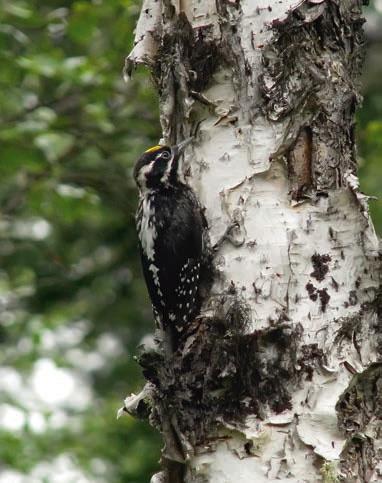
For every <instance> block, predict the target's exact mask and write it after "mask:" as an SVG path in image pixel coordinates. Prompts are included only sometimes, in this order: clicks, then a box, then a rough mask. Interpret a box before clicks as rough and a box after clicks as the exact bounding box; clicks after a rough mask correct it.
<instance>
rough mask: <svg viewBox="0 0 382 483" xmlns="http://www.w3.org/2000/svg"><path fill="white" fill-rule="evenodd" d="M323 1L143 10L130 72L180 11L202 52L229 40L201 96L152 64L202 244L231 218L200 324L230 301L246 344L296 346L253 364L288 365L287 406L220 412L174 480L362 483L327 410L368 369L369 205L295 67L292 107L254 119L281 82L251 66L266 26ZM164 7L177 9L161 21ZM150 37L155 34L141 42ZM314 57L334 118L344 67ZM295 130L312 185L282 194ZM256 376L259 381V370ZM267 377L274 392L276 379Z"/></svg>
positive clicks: (374, 288) (245, 1) (315, 9)
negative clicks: (202, 222)
mask: <svg viewBox="0 0 382 483" xmlns="http://www.w3.org/2000/svg"><path fill="white" fill-rule="evenodd" d="M270 3H271V5H270ZM330 3H332V4H333V3H334V2H329V1H324V0H315V1H313V0H311V1H306V2H304V1H302V0H283V1H277V2H276V1H274V2H269V0H257V1H253V0H241V2H238V1H235V0H226V1H217V2H215V0H204V1H203V2H200V1H197V0H183V1H182V0H178V1H175V0H173V1H170V0H167V1H165V0H163V3H161V2H159V0H158V1H154V0H146V1H145V2H144V6H143V10H142V15H141V19H140V23H139V27H138V31H137V37H138V39H137V41H138V42H140V39H143V38H144V36H145V35H146V36H149V37H150V39H151V40H150V42H148V44H147V45H145V46H143V43H142V42H141V43H140V44H139V43H137V46H136V47H135V49H134V51H133V53H132V54H130V60H131V62H132V63H133V64H136V63H137V62H144V63H147V62H148V61H147V59H150V61H149V62H148V63H149V64H150V65H151V66H152V65H153V59H154V57H155V54H156V53H157V52H158V49H159V47H160V43H161V42H163V39H167V41H169V38H170V37H164V35H165V34H166V33H167V34H170V33H171V32H173V30H174V28H176V27H174V26H175V25H176V22H177V21H178V19H179V15H181V13H182V12H183V13H184V14H185V15H186V17H187V20H188V22H189V24H190V26H191V28H192V30H193V31H194V32H198V31H199V32H201V31H203V41H204V42H205V43H207V44H208V43H209V42H210V43H212V44H213V43H214V42H215V43H219V44H220V46H222V45H223V46H224V41H225V40H227V39H230V40H232V39H233V43H232V44H231V45H230V46H229V49H230V52H228V54H227V57H226V59H225V62H224V63H223V62H220V64H219V65H217V66H216V68H215V69H214V71H213V72H212V73H211V76H210V78H209V81H208V83H205V85H202V91H200V92H196V93H195V92H194V91H193V90H192V88H190V78H192V76H195V75H196V76H198V75H199V73H198V72H196V73H195V72H191V71H190V66H189V65H188V64H187V59H185V57H184V53H183V52H182V49H179V48H178V49H177V46H176V44H174V45H175V48H174V50H173V51H172V52H171V54H170V55H169V56H172V58H173V59H176V60H177V62H174V64H173V65H172V69H173V70H171V69H169V68H168V67H169V66H168V65H167V66H163V65H161V73H160V74H158V73H157V74H156V75H157V76H158V78H160V81H161V82H162V85H161V93H162V97H161V121H162V126H163V130H164V138H165V139H166V140H167V141H169V142H173V141H175V140H176V138H178V139H177V140H178V141H180V140H181V139H180V138H181V137H186V136H187V135H188V134H189V132H190V131H192V126H195V125H196V124H198V123H199V122H200V121H201V123H200V126H199V130H198V133H197V136H196V139H195V143H194V144H193V145H192V148H189V149H188V151H187V153H186V159H185V165H186V168H188V175H189V177H188V181H189V183H190V185H191V186H192V187H193V188H194V189H195V192H196V193H197V194H198V196H199V199H200V201H201V203H202V205H203V206H205V207H206V216H207V218H208V222H209V227H210V238H211V242H212V244H214V243H215V242H217V241H218V240H219V238H220V237H221V236H222V234H223V233H224V232H225V230H226V229H227V226H229V224H230V223H232V222H235V223H236V228H235V229H234V230H233V232H232V234H231V238H230V239H229V240H228V241H226V242H225V243H224V244H223V245H222V247H221V249H220V251H219V253H218V255H217V256H216V259H215V266H216V270H217V273H216V276H215V279H214V284H213V287H212V290H211V294H210V297H209V299H208V300H207V301H206V303H205V309H204V313H203V315H204V317H206V318H208V317H214V314H215V312H216V307H217V306H218V305H219V304H220V305H221V302H222V297H226V296H227V294H232V293H234V297H235V298H236V299H237V300H239V301H240V303H242V304H243V306H245V307H246V309H248V311H249V313H250V316H249V320H250V324H249V325H247V326H246V327H245V330H242V333H243V332H244V335H245V334H246V335H247V336H250V335H251V334H260V333H263V334H267V333H271V331H272V330H274V329H277V328H280V330H281V332H280V334H281V338H284V337H285V338H286V340H289V339H288V337H290V340H291V341H292V342H293V344H292V346H291V347H290V348H286V349H285V348H284V353H283V354H280V353H278V354H277V351H279V352H280V350H282V349H281V348H280V346H279V345H278V344H277V343H275V344H273V343H269V344H268V345H265V346H263V347H262V346H261V341H260V342H259V349H260V350H261V351H262V352H261V355H259V354H254V357H257V359H256V360H257V361H261V364H262V365H264V367H268V368H273V367H277V365H283V363H284V361H286V362H285V366H286V367H288V369H287V372H288V371H289V373H290V374H291V377H290V378H289V379H288V380H287V381H285V387H284V389H285V388H287V390H288V397H286V398H283V397H281V399H282V403H284V407H282V403H281V404H280V405H279V406H278V408H275V405H274V404H273V403H272V400H269V399H267V398H266V397H265V401H262V403H261V404H260V403H259V407H260V406H261V409H259V410H258V411H256V412H255V413H254V414H246V415H245V420H241V421H239V420H237V421H235V419H234V418H227V417H223V416H221V417H220V418H219V422H218V421H216V424H215V427H214V428H213V429H210V432H209V434H206V435H204V437H203V441H202V442H201V441H198V443H197V444H196V445H195V444H193V445H190V444H188V443H187V441H186V442H184V444H183V452H184V457H185V460H186V469H185V475H184V481H185V482H213V483H231V482H232V483H234V482H235V483H239V482H243V483H247V482H256V483H261V482H265V481H267V482H268V481H284V480H285V481H288V482H302V481H319V480H321V479H322V480H323V481H335V478H337V477H342V478H345V481H361V480H359V479H357V478H359V475H360V472H359V471H358V469H357V468H356V467H355V466H352V467H351V468H350V469H349V470H346V469H344V468H345V467H346V465H345V466H344V465H343V464H342V463H341V454H342V458H343V457H344V455H345V454H346V452H344V451H345V450H344V448H345V444H347V443H348V444H350V438H349V439H348V440H347V437H348V435H347V434H345V432H344V429H343V427H341V425H339V424H338V414H337V411H338V408H337V411H336V404H338V401H339V400H341V394H343V393H344V391H345V390H347V388H349V385H350V383H351V381H352V379H353V377H354V374H361V375H362V374H363V373H364V371H365V370H366V369H367V368H368V367H370V365H371V364H372V363H373V362H375V361H377V360H378V344H379V331H380V329H378V319H377V315H376V311H375V310H374V306H373V304H374V303H375V299H376V294H377V292H378V290H379V263H378V240H377V237H376V235H375V232H374V229H373V226H372V223H371V221H370V217H369V214H368V211H367V198H366V197H365V196H364V195H362V194H361V193H360V192H359V189H358V184H357V178H356V175H355V173H354V172H353V170H352V168H351V162H352V160H351V159H350V158H351V154H349V152H350V151H348V150H346V149H344V150H343V151H341V150H339V151H336V149H335V145H334V144H335V143H334V142H333V143H332V141H333V140H332V139H329V138H328V137H325V136H328V133H327V132H325V133H324V134H322V133H321V132H320V130H319V129H320V126H319V123H317V112H318V111H319V110H320V109H321V107H322V106H318V107H317V106H316V107H315V108H313V109H311V108H310V109H308V108H307V107H306V105H307V101H306V99H307V98H308V97H309V95H310V93H309V92H308V93H306V92H303V91H304V88H303V87H301V85H300V83H301V79H300V78H299V75H298V74H299V73H298V72H297V73H296V71H295V70H293V69H292V71H291V72H289V73H288V78H287V81H286V82H285V83H284V85H283V87H284V88H285V89H286V90H285V91H284V92H283V96H284V97H283V100H284V102H285V104H288V103H290V104H291V109H290V112H289V111H288V110H287V109H286V110H285V112H284V114H283V115H282V116H279V114H280V113H279V111H278V106H277V105H274V106H273V107H272V109H270V108H264V92H266V91H267V90H268V91H269V92H273V89H274V87H275V85H276V84H277V82H278V79H276V78H275V77H272V76H271V75H269V71H268V72H265V71H264V57H265V56H266V55H275V54H274V51H272V50H271V51H269V50H267V49H268V47H269V46H273V45H275V43H276V41H277V35H278V33H277V32H278V31H277V28H278V26H279V25H281V24H283V22H287V21H289V20H288V19H290V16H291V12H294V11H296V9H297V8H299V14H300V17H299V18H300V21H301V28H303V26H304V25H305V24H310V23H312V22H314V21H315V20H316V19H318V18H319V17H320V16H321V15H323V13H324V12H325V9H327V8H329V6H328V5H329V4H330ZM352 3H353V4H354V5H356V4H357V2H356V1H354V2H351V1H350V0H349V1H348V0H347V1H346V2H345V4H346V6H345V7H344V8H350V4H352ZM171 6H173V7H174V9H175V10H174V12H173V13H171V14H170V13H169V11H170V10H171ZM147 11H149V12H152V16H150V15H151V14H150V15H148V13H147ZM154 18H155V20H154ZM301 19H302V20H301ZM154 26H155V27H154ZM231 26H234V28H235V32H236V33H235V32H234V33H232V32H230V35H231V36H230V37H229V36H228V33H227V32H228V30H229V29H230V28H231ZM272 27H273V28H272ZM296 28H298V26H297V27H296ZM153 29H156V32H157V33H158V32H161V33H160V34H158V35H153V34H152V30H153ZM142 32H143V33H142ZM145 32H146V33H145ZM174 38H176V36H175V37H174V36H173V37H172V40H174ZM153 39H156V40H155V42H157V44H156V45H155V42H154V43H153ZM208 45H210V44H208ZM138 46H139V52H138V53H137V47H138ZM178 47H179V45H178ZM141 48H142V50H140V49H141ZM160 48H161V49H162V50H163V44H162V45H161V47H160ZM220 48H221V47H220ZM227 48H228V47H227ZM297 48H298V46H296V45H293V46H291V49H297ZM146 49H147V50H146ZM165 49H166V46H165ZM269 52H271V54H269ZM159 53H160V50H159ZM167 53H168V52H167ZM207 54H208V51H207V52H206V55H207ZM227 58H228V59H231V61H232V65H228V63H227ZM235 59H236V65H235ZM273 60H275V59H273V58H272V59H271V61H273ZM303 60H304V59H303ZM320 61H321V64H319V63H317V64H314V63H312V65H310V66H309V67H307V69H308V68H310V69H311V70H312V75H311V79H314V81H315V82H316V83H317V85H318V86H319V88H320V89H322V93H323V95H322V103H323V105H325V103H326V104H327V105H328V106H329V105H330V103H331V102H332V99H331V98H330V95H332V94H333V92H336V87H333V86H336V85H338V86H339V87H338V92H339V94H338V100H337V101H338V103H339V106H340V108H341V107H342V104H341V103H342V102H343V103H344V105H345V104H346V103H347V102H348V97H346V95H345V94H346V92H345V91H346V89H347V88H348V89H349V92H350V90H352V89H353V82H354V79H349V78H348V77H347V76H348V74H349V73H348V72H346V65H345V62H344V63H341V59H339V58H338V57H336V56H335V55H334V56H333V57H330V52H327V51H325V52H323V53H321V57H320ZM128 62H130V61H128ZM313 70H314V72H313ZM246 71H247V72H246ZM248 71H250V72H249V73H248ZM349 75H350V74H349ZM294 76H295V77H294ZM174 77H175V78H176V81H177V82H176V83H175V86H176V87H174V85H173V84H172V79H173V78H174ZM344 79H345V80H344ZM312 82H313V81H312ZM323 86H324V87H323ZM344 86H345V87H344ZM313 88H314V86H312V89H313ZM300 91H301V92H302V94H301V95H302V96H303V94H304V95H305V94H306V96H307V97H306V98H303V99H302V100H301V105H300V104H298V102H297V101H296V100H295V99H293V96H294V95H295V93H296V92H300ZM325 92H329V95H328V98H325ZM342 93H344V97H343V99H342V98H341V95H342ZM279 107H280V106H279ZM284 108H285V106H283V105H281V107H280V109H281V110H283V109H284ZM329 110H330V108H329ZM336 115H337V112H336V110H335V109H334V110H333V113H332V114H330V115H328V118H329V120H330V121H331V122H333V125H336V128H339V129H342V128H341V123H343V129H346V128H347V127H348V126H346V123H347V122H349V119H350V118H351V115H352V113H350V117H349V118H346V117H345V119H343V118H341V119H339V118H338V119H336V118H335V117H334V116H336ZM314 123H316V124H314ZM305 126H316V127H313V128H312V130H313V148H312V153H311V157H312V160H311V162H312V163H313V167H312V172H313V174H312V176H313V181H309V182H311V186H310V187H309V189H308V191H307V192H306V196H304V197H300V196H297V197H293V196H291V191H293V189H294V186H293V182H292V181H291V175H290V171H289V170H288V167H287V158H288V159H291V160H292V161H291V162H292V163H293V162H294V163H295V164H296V163H298V159H297V158H301V156H299V154H298V152H297V151H295V154H293V153H292V156H291V155H290V153H291V150H292V151H293V149H294V148H293V146H297V147H298V143H297V144H294V143H295V141H296V139H297V141H298V140H299V139H300V140H301V138H299V133H301V129H302V128H303V127H305ZM317 126H318V127H317ZM339 126H340V127H339ZM329 134H330V133H329ZM301 142H302V143H304V140H302V141H301ZM331 143H332V144H331ZM296 152H297V154H296ZM334 158H335V159H336V160H337V165H336V166H337V167H336V168H335V169H334V168H333V170H332V171H331V172H330V173H329V174H328V173H326V171H325V170H324V168H322V167H323V166H324V163H328V164H330V162H331V161H333V159H334ZM348 158H349V159H348ZM353 161H354V160H353ZM303 162H304V160H303ZM314 163H315V164H314ZM314 169H316V170H318V171H320V173H318V174H317V173H314ZM325 169H326V168H325ZM309 170H310V165H309ZM324 171H325V172H324ZM335 176H339V178H341V179H340V180H339V179H338V178H337V179H334V178H335ZM309 177H310V173H309ZM333 179H334V181H333ZM297 182H298V181H297ZM292 198H294V199H292ZM207 336H208V334H207ZM191 346H192V341H191V342H190V343H189V347H191ZM189 347H188V349H184V354H186V353H187V350H189ZM191 350H192V349H191ZM276 359H277V360H276ZM206 363H207V364H208V361H207V362H206ZM291 365H293V366H294V368H293V369H292V368H291ZM191 370H192V369H191ZM222 370H223V368H222ZM227 370H228V369H227ZM235 370H237V368H235ZM262 370H263V372H262V374H264V373H266V372H267V369H262ZM268 371H269V369H268ZM292 373H293V375H292ZM365 374H366V373H365ZM268 377H269V379H270V380H272V374H268ZM274 377H275V383H276V384H279V382H278V377H279V374H275V376H274ZM280 384H281V385H283V384H284V382H282V381H281V382H280ZM260 391H261V388H260ZM238 411H239V410H238ZM178 419H179V417H178ZM178 422H179V421H178ZM373 424H374V423H373ZM373 424H372V422H370V424H365V425H364V426H363V427H362V430H361V431H362V432H363V433H364V434H366V436H367V437H368V438H371V440H372V441H373V442H374V443H375V444H374V451H375V458H374V460H373V461H374V463H375V464H374V466H373V465H371V466H372V468H371V469H370V468H369V470H368V473H367V475H368V478H369V479H368V480H367V481H380V477H381V476H380V473H379V469H378V464H377V463H376V461H377V460H378V449H379V447H380V446H381V443H382V442H381V441H379V442H378V441H377V438H376V431H375V430H374V429H375V428H374V426H373ZM180 426H182V424H180ZM373 428H374V429H373ZM183 432H184V431H183ZM178 436H179V439H180V440H181V441H182V438H183V439H184V438H185V439H187V437H184V434H182V432H181V431H179V435H178ZM366 436H365V437H366ZM196 439H197V438H196ZM165 455H166V454H165ZM166 456H169V453H167V455H166ZM380 456H381V455H379V457H380ZM170 458H171V455H170ZM369 466H370V465H369ZM346 471H348V472H347V473H346ZM344 472H345V473H344ZM330 478H332V479H330ZM352 478H354V479H352Z"/></svg>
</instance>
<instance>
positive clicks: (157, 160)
mask: <svg viewBox="0 0 382 483" xmlns="http://www.w3.org/2000/svg"><path fill="white" fill-rule="evenodd" d="M191 141H192V138H188V139H186V140H185V141H183V142H181V143H179V144H177V145H175V146H162V145H157V146H154V147H152V148H150V149H148V150H147V151H145V152H144V153H143V154H142V156H141V157H140V158H139V159H138V160H137V162H136V163H135V167H134V179H135V182H136V183H137V185H138V187H139V189H140V190H141V191H146V190H150V189H155V188H160V187H161V186H163V187H167V186H170V185H175V184H176V183H179V182H181V173H180V169H179V159H180V157H181V155H182V153H183V151H184V150H185V148H186V146H188V145H189V144H190V143H191Z"/></svg>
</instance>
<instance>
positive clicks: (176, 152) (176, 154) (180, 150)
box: [171, 136, 194, 158]
mask: <svg viewBox="0 0 382 483" xmlns="http://www.w3.org/2000/svg"><path fill="white" fill-rule="evenodd" d="M193 139H194V138H193V137H192V136H191V137H190V138H187V139H185V140H184V141H182V142H181V143H179V144H176V145H175V146H172V148H171V151H172V153H173V156H174V157H175V158H179V156H180V155H181V154H182V153H183V151H184V150H185V149H186V147H187V146H188V145H189V144H191V143H192V141H193Z"/></svg>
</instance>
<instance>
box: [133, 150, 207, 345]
mask: <svg viewBox="0 0 382 483" xmlns="http://www.w3.org/2000/svg"><path fill="white" fill-rule="evenodd" d="M185 145H186V143H183V144H180V145H178V146H174V147H172V148H170V147H166V146H157V147H155V148H151V149H150V150H149V151H147V152H146V153H144V155H143V156H142V157H141V158H140V159H139V160H138V162H137V163H136V166H135V171H134V177H135V179H136V181H137V184H138V186H139V188H140V194H141V198H140V203H139V207H138V210H137V215H136V223H137V231H138V237H139V245H140V253H141V261H142V267H143V273H144V277H145V280H146V284H147V288H148V292H149V295H150V298H151V302H152V305H153V309H154V314H155V316H156V319H157V321H158V322H159V324H160V326H161V327H162V328H163V329H164V330H165V331H167V332H169V333H170V336H171V339H172V342H173V344H176V342H177V340H178V339H179V336H180V334H181V333H182V331H183V329H184V327H185V326H186V324H188V323H189V322H191V321H192V320H193V319H194V318H195V316H196V315H197V314H198V312H199V310H200V297H199V293H198V291H199V284H200V271H201V264H202V259H203V232H204V229H205V226H206V223H205V219H204V216H203V213H202V211H201V208H200V205H199V203H198V200H197V198H196V196H195V193H194V192H193V190H192V189H191V188H190V187H189V186H188V185H186V184H185V183H184V182H183V181H182V180H181V177H182V176H181V170H180V168H179V157H180V156H181V153H182V150H183V149H184V147H185Z"/></svg>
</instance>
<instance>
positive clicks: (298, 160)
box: [287, 127, 312, 201]
mask: <svg viewBox="0 0 382 483" xmlns="http://www.w3.org/2000/svg"><path fill="white" fill-rule="evenodd" d="M287 161H288V176H289V180H290V184H291V196H292V200H295V201H299V200H301V199H304V198H305V197H306V193H307V191H308V190H309V188H310V186H311V184H312V173H311V171H312V131H311V129H310V128H309V127H303V128H302V129H301V130H300V133H299V135H298V136H297V139H296V141H295V143H294V144H293V146H292V147H291V148H290V150H289V152H288V155H287Z"/></svg>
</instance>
